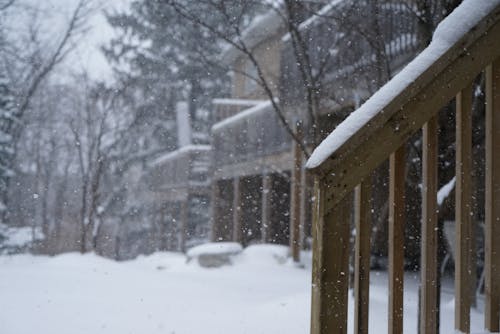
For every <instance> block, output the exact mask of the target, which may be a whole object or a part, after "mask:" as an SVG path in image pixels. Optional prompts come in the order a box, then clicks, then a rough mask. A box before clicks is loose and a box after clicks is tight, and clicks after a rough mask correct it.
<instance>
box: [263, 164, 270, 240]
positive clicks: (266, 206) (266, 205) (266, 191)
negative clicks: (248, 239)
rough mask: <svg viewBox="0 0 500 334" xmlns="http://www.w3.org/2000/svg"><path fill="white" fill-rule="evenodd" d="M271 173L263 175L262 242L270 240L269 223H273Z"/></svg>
mask: <svg viewBox="0 0 500 334" xmlns="http://www.w3.org/2000/svg"><path fill="white" fill-rule="evenodd" d="M271 177H272V176H271V174H267V173H266V174H264V175H262V219H261V230H260V231H261V235H262V242H263V243H266V242H269V225H270V224H271V192H272V180H271Z"/></svg>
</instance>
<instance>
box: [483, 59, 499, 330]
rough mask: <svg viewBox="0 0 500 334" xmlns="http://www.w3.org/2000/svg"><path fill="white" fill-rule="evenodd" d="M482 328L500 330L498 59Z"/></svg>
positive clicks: (492, 76)
mask: <svg viewBox="0 0 500 334" xmlns="http://www.w3.org/2000/svg"><path fill="white" fill-rule="evenodd" d="M485 130H486V189H485V190H486V191H485V198H486V203H485V211H486V220H485V229H484V236H485V238H484V240H485V263H484V266H485V285H484V287H485V327H486V329H488V330H489V331H491V332H499V331H500V324H499V322H500V314H499V313H500V58H498V59H497V60H496V61H495V62H493V64H491V65H490V66H488V67H487V68H486V129H485Z"/></svg>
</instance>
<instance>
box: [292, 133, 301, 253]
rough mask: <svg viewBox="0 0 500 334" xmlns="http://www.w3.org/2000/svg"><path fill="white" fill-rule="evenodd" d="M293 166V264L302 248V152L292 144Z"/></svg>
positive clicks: (299, 135)
mask: <svg viewBox="0 0 500 334" xmlns="http://www.w3.org/2000/svg"><path fill="white" fill-rule="evenodd" d="M295 131H296V134H297V138H299V140H301V139H302V137H303V136H302V125H301V123H297V125H296V127H295ZM292 154H293V166H292V182H291V188H292V189H291V190H292V191H291V197H290V212H291V215H290V251H291V255H292V258H293V261H294V262H299V261H300V250H301V248H302V240H301V236H300V230H301V229H300V215H301V214H300V206H301V205H300V202H301V196H300V195H301V189H300V186H301V184H302V182H301V176H302V151H301V148H300V146H299V145H298V144H297V143H296V142H293V146H292Z"/></svg>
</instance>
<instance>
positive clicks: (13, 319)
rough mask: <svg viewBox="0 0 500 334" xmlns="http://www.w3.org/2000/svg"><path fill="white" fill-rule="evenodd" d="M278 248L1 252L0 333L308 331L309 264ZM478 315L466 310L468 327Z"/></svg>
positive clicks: (376, 278) (408, 313)
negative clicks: (114, 255) (139, 253)
mask: <svg viewBox="0 0 500 334" xmlns="http://www.w3.org/2000/svg"><path fill="white" fill-rule="evenodd" d="M286 253H287V249H286V247H282V246H272V245H260V246H251V247H248V248H246V249H245V250H244V251H243V252H242V253H241V254H239V255H237V256H235V257H234V258H233V265H231V266H225V267H221V268H215V269H214V268H212V269H205V268H201V267H200V266H199V265H198V264H197V263H196V262H195V261H191V262H189V263H186V258H185V256H184V255H181V254H177V253H157V254H153V255H150V256H147V257H140V258H138V259H136V260H133V261H127V262H114V261H112V260H108V259H104V258H101V257H98V256H96V255H93V254H88V255H83V256H82V255H80V254H75V253H71V254H65V255H59V256H56V257H46V256H32V255H16V256H1V257H0V333H2V334H73V333H74V334H77V333H86V334H88V333H92V334H97V333H110V334H115V333H116V334H126V333H137V334H153V333H168V334H173V333H175V334H183V333H202V334H206V333H214V334H215V333H218V334H220V333H252V334H254V333H271V334H273V333H276V334H277V333H287V334H293V333H301V334H305V333H309V308H310V280H311V279H310V275H311V272H310V266H309V265H306V268H305V269H304V268H298V267H296V266H294V265H292V264H290V262H288V261H286ZM305 255H306V257H307V255H309V254H305ZM371 277H372V284H371V291H370V292H371V304H370V306H371V307H370V327H371V331H372V332H373V333H383V332H387V330H386V319H387V289H386V284H387V280H386V275H385V274H384V273H378V272H372V276H371ZM416 282H417V280H416V277H415V275H411V274H410V275H407V278H406V282H405V284H406V286H407V287H408V288H409V291H408V292H406V294H405V299H406V302H405V333H415V332H416V323H417V317H416V309H417V294H416V291H417V283H416ZM350 296H351V297H352V294H351V293H350ZM442 302H443V314H442V330H441V333H453V332H454V331H453V329H452V328H453V320H452V319H453V300H452V299H451V298H450V297H449V295H448V297H446V296H445V297H444V298H443V301H442ZM352 304H353V303H352V300H351V301H350V314H351V315H352V313H353V312H352ZM351 319H352V317H351ZM481 323H482V318H481V317H480V316H479V315H478V314H477V313H476V311H473V327H475V328H480V327H481ZM349 332H350V333H352V329H349Z"/></svg>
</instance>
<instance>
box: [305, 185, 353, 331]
mask: <svg viewBox="0 0 500 334" xmlns="http://www.w3.org/2000/svg"><path fill="white" fill-rule="evenodd" d="M323 187H324V186H323V185H320V180H318V179H316V180H315V186H314V188H315V210H314V221H313V271H312V304H311V333H312V334H330V333H335V334H345V333H347V301H348V298H347V292H348V288H349V286H348V285H349V284H348V283H349V282H348V281H349V273H348V271H349V225H350V224H349V217H350V205H349V204H350V203H351V201H350V198H349V196H346V197H345V198H344V199H342V200H341V201H340V202H339V204H337V205H336V206H335V207H334V209H333V210H331V211H329V212H325V211H324V201H325V198H324V193H325V189H324V188H323Z"/></svg>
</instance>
